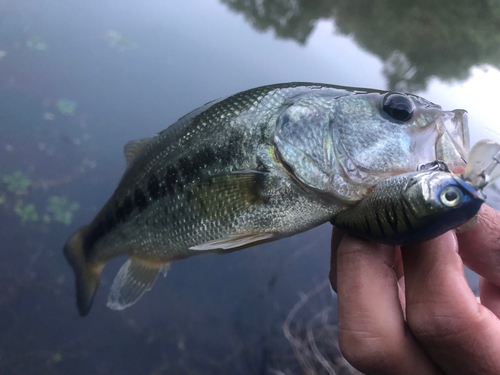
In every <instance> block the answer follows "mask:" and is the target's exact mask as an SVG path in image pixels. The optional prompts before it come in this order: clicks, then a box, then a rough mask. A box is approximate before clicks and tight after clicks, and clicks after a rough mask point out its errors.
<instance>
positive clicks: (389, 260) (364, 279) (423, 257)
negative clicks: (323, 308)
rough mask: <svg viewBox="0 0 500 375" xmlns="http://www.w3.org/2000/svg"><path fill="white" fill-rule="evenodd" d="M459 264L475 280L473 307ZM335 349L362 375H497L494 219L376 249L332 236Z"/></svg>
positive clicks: (482, 215)
mask: <svg viewBox="0 0 500 375" xmlns="http://www.w3.org/2000/svg"><path fill="white" fill-rule="evenodd" d="M463 264H465V265H467V266H468V267H469V268H470V269H472V270H473V271H475V272H477V273H478V274H479V275H480V276H481V280H480V283H479V291H480V302H479V301H478V299H477V298H476V297H475V296H474V294H473V293H472V291H471V289H470V288H469V286H468V284H467V281H466V279H465V276H464V271H463ZM330 281H331V283H332V287H333V289H334V290H335V291H336V292H337V295H338V314H339V343H340V348H341V351H342V353H343V355H344V356H345V358H346V359H347V360H348V361H349V362H350V363H351V364H352V365H353V366H354V367H356V368H357V369H358V370H360V371H362V372H364V373H366V374H405V375H406V374H450V375H451V374H467V375H470V374H484V375H490V374H492V375H493V374H495V375H498V374H500V320H499V317H500V213H499V212H497V211H495V210H493V209H492V208H490V207H488V206H486V205H483V207H482V208H481V210H480V211H479V216H478V222H477V224H476V226H475V227H474V229H473V230H471V231H470V232H468V233H463V234H459V235H455V233H454V232H453V231H450V232H448V233H446V234H444V235H442V236H440V237H438V238H435V239H433V240H431V241H427V242H424V243H420V244H416V245H411V246H404V247H402V248H401V249H400V248H399V247H393V246H388V245H381V244H377V243H374V242H369V241H366V240H363V239H360V238H356V237H353V236H350V235H344V234H343V233H342V232H340V231H339V230H337V229H335V228H334V230H333V236H332V261H331V271H330Z"/></svg>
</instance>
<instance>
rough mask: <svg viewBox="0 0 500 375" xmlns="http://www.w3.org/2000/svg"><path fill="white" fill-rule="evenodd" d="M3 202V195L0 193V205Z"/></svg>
mask: <svg viewBox="0 0 500 375" xmlns="http://www.w3.org/2000/svg"><path fill="white" fill-rule="evenodd" d="M4 203H5V195H3V194H0V206H1V205H2V204H4Z"/></svg>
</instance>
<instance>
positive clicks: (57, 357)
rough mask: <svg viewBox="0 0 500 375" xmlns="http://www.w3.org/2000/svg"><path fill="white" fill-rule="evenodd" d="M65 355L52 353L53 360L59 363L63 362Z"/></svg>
mask: <svg viewBox="0 0 500 375" xmlns="http://www.w3.org/2000/svg"><path fill="white" fill-rule="evenodd" d="M62 360H63V356H62V354H61V353H59V352H57V353H54V354H53V355H52V362H54V363H59V362H62Z"/></svg>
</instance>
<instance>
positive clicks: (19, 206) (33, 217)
mask: <svg viewBox="0 0 500 375" xmlns="http://www.w3.org/2000/svg"><path fill="white" fill-rule="evenodd" d="M14 212H15V213H16V215H17V216H19V217H20V218H21V221H22V222H23V223H27V222H35V221H38V220H39V218H38V213H37V212H36V208H35V205H34V204H33V203H30V204H26V205H25V204H24V202H23V201H22V200H18V201H17V203H16V206H15V207H14Z"/></svg>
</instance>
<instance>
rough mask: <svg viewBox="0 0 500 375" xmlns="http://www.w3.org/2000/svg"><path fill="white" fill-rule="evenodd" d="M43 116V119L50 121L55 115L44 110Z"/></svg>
mask: <svg viewBox="0 0 500 375" xmlns="http://www.w3.org/2000/svg"><path fill="white" fill-rule="evenodd" d="M43 118H44V119H45V120H49V121H52V120H54V118H55V116H54V114H53V113H50V112H45V113H44V114H43Z"/></svg>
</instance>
